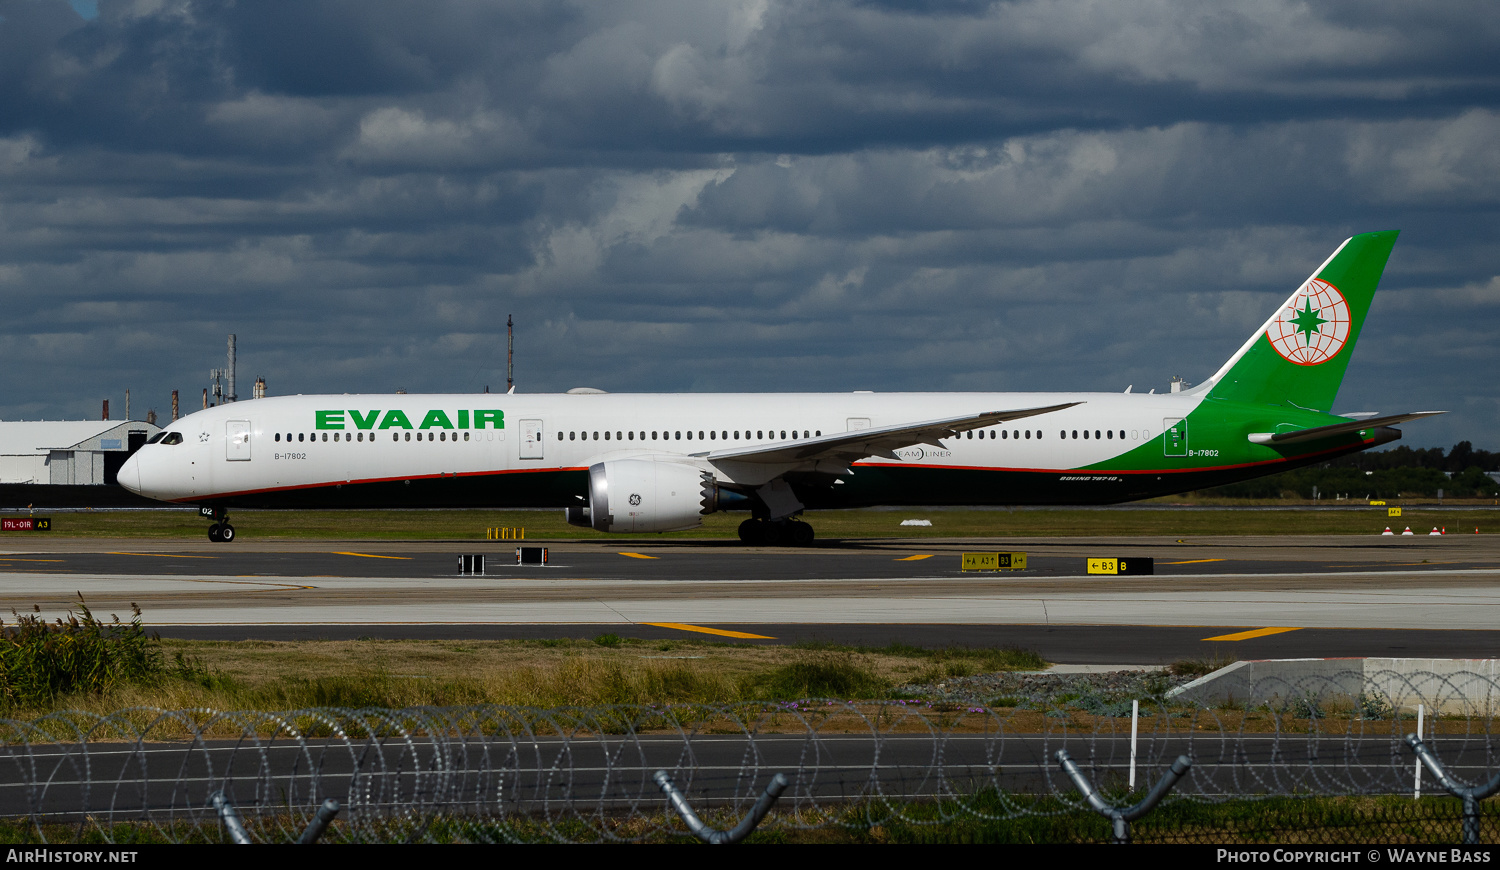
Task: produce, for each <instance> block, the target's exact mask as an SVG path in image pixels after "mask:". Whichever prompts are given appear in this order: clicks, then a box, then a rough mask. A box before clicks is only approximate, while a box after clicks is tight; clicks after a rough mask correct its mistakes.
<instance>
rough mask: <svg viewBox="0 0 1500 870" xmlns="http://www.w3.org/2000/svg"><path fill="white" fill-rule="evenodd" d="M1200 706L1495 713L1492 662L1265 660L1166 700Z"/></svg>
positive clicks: (1497, 693)
mask: <svg viewBox="0 0 1500 870" xmlns="http://www.w3.org/2000/svg"><path fill="white" fill-rule="evenodd" d="M1167 697H1168V698H1171V699H1177V700H1183V701H1193V702H1196V703H1201V704H1226V703H1239V704H1251V705H1255V704H1271V705H1278V704H1291V703H1295V702H1297V701H1299V700H1317V701H1318V702H1319V703H1320V704H1324V705H1326V704H1328V703H1330V702H1345V703H1349V704H1351V705H1354V704H1360V703H1364V704H1366V705H1370V704H1374V705H1377V706H1380V705H1387V704H1388V705H1389V706H1390V707H1391V708H1392V709H1403V708H1410V709H1415V708H1416V706H1417V705H1418V704H1424V705H1425V706H1426V708H1427V709H1428V710H1429V711H1433V712H1438V713H1454V714H1463V715H1485V716H1491V715H1495V713H1496V712H1497V710H1500V660H1497V659H1392V658H1373V659H1266V660H1260V661H1245V662H1235V663H1234V664H1232V665H1229V666H1228V667H1224V668H1220V669H1219V670H1217V671H1214V672H1213V673H1211V674H1207V675H1205V676H1202V677H1199V678H1198V679H1196V680H1193V681H1192V682H1191V683H1187V684H1185V685H1182V686H1178V687H1177V688H1175V689H1173V690H1171V691H1170V692H1168V693H1167Z"/></svg>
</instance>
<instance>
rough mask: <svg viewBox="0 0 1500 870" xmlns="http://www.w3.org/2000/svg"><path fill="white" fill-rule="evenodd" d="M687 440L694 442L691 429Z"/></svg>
mask: <svg viewBox="0 0 1500 870" xmlns="http://www.w3.org/2000/svg"><path fill="white" fill-rule="evenodd" d="M699 434H702V433H699ZM687 440H689V441H691V440H693V430H691V429H689V430H688V437H687Z"/></svg>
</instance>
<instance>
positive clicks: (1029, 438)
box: [1026, 429, 1031, 441]
mask: <svg viewBox="0 0 1500 870" xmlns="http://www.w3.org/2000/svg"><path fill="white" fill-rule="evenodd" d="M1026 440H1027V441H1030V440H1031V430H1030V429H1027V430H1026Z"/></svg>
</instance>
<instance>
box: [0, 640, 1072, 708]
mask: <svg viewBox="0 0 1500 870" xmlns="http://www.w3.org/2000/svg"><path fill="white" fill-rule="evenodd" d="M160 644H161V653H162V655H163V657H164V659H165V660H166V661H167V662H169V663H175V665H174V664H168V665H167V667H166V668H165V671H164V672H163V674H162V675H161V676H160V677H159V678H157V679H153V680H150V681H148V682H121V683H118V684H115V685H112V686H109V687H107V688H106V689H105V690H103V691H74V692H64V693H62V694H59V695H57V696H56V697H55V698H53V699H52V700H49V701H38V700H35V699H32V700H30V701H29V702H16V703H12V704H10V705H9V708H8V709H6V710H5V711H4V715H6V716H8V717H11V718H22V719H26V718H33V717H35V716H39V715H42V714H44V713H47V712H50V711H53V710H83V711H88V712H94V713H100V714H107V713H110V712H113V711H114V710H119V709H122V708H128V707H137V706H143V707H161V708H166V709H187V708H198V707H203V708H212V709H217V710H295V709H301V708H305V707H355V708H357V707H392V708H403V707H415V706H425V705H432V706H445V707H448V706H467V705H473V704H502V705H515V706H527V707H547V708H551V707H564V706H600V705H607V704H641V705H644V704H663V703H708V704H730V703H738V702H762V701H785V700H795V699H799V698H807V697H839V698H856V699H881V698H887V697H890V692H891V690H892V689H893V688H894V687H895V686H898V685H901V684H902V683H906V682H911V681H913V680H920V679H923V678H924V677H926V676H928V675H930V674H932V673H933V672H934V671H935V670H936V671H942V669H944V668H947V667H950V666H952V665H953V664H954V663H963V664H964V665H965V666H966V667H968V668H971V669H974V670H978V669H983V670H986V671H994V670H1024V669H1036V668H1041V667H1045V666H1046V663H1045V662H1043V661H1042V659H1041V658H1040V656H1038V655H1036V654H1035V653H1032V652H1027V651H1020V650H985V649H978V650H971V649H946V650H925V649H921V648H918V647H907V646H892V647H885V648H879V649H873V648H859V647H833V646H819V645H807V646H802V647H797V646H758V645H756V646H752V645H739V644H732V643H718V642H712V641H699V640H669V641H662V640H643V639H639V638H631V637H621V636H619V635H615V634H606V635H600V636H599V637H596V638H592V639H572V640H561V639H549V640H497V641H463V642H454V641H440V640H340V641H188V640H172V639H168V640H162V641H161V642H160Z"/></svg>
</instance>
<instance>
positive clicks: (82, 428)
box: [0, 420, 161, 488]
mask: <svg viewBox="0 0 1500 870" xmlns="http://www.w3.org/2000/svg"><path fill="white" fill-rule="evenodd" d="M160 431H161V427H160V426H156V425H154V424H151V423H145V422H141V421H138V420H126V421H118V420H57V421H35V422H24V421H23V422H0V484H35V485H44V486H45V485H52V486H80V485H81V486H103V485H107V484H114V483H115V475H116V474H117V473H118V472H119V470H120V466H121V465H124V464H125V460H126V458H127V457H129V456H130V454H132V453H134V452H135V451H136V450H139V449H140V447H141V445H142V444H145V443H146V439H147V438H150V437H151V436H152V435H154V434H156V433H157V432H160ZM7 488H9V487H7Z"/></svg>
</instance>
